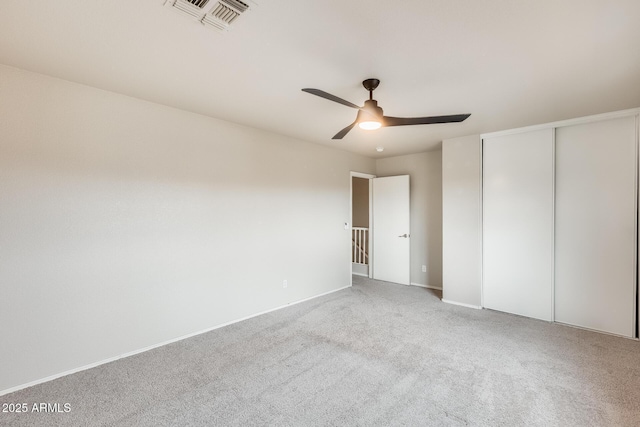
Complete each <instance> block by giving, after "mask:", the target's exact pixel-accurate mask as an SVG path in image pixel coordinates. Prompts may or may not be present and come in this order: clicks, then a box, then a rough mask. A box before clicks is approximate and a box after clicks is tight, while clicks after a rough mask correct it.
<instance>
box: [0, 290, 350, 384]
mask: <svg viewBox="0 0 640 427" xmlns="http://www.w3.org/2000/svg"><path fill="white" fill-rule="evenodd" d="M350 287H351V285H349V286H344V287H342V288H339V289H333V290H331V291H327V292H323V293H321V294H318V295H314V296H312V297H309V298H304V299H301V300H298V301H294V302H290V303H287V304H284V305H281V306H279V307H276V308H272V309H269V310H265V311H261V312H259V313H256V314H252V315H250V316H246V317H242V318H240V319H236V320H232V321H230V322H226V323H222V324H220V325H216V326H214V327H212V328H208V329H204V330H202V331H198V332H193V333H191V334H187V335H182V336H181V337H178V338H173V339H170V340H167V341H163V342H161V343H159V344H154V345H150V346H148V347H144V348H141V349H138V350H133V351H130V352H127V353H124V354H121V355H118V356H114V357H110V358H108V359H104V360H100V361H99V362H94V363H90V364H88V365H84V366H81V367H79V368H74V369H70V370H68V371H64V372H61V373H59V374H54V375H50V376H48V377H45V378H40V379H38V380H34V381H30V382H28V383H25V384H21V385H18V386H15V387H11V388H8V389H6V390H0V396H3V395H5V394H9V393H13V392H15V391H18V390H22V389H25V388H28V387H32V386H34V385H38V384H42V383H46V382H48V381H53V380H55V379H58V378H61V377H64V376H67V375H71V374H75V373H77V372H81V371H86V370H87V369H91V368H95V367H96V366H100V365H104V364H105V363H110V362H114V361H116V360H118V359H123V358H125V357H129V356H134V355H136V354H140V353H144V352H145V351H149V350H153V349H154V348H158V347H162V346H164V345H167V344H172V343H174V342H178V341H182V340H184V339H187V338H191V337H195V336H196V335H201V334H206V333H207V332H211V331H213V330H216V329H220V328H223V327H225V326H229V325H232V324H234V323H238V322H242V321H243V320H248V319H251V318H252V317H257V316H261V315H263V314H267V313H271V312H272V311H276V310H281V309H283V308H286V307H290V306H292V305H295V304H300V303H301V302H305V301H309V300H312V299H314V298H319V297H322V296H325V295H329V294H332V293H334V292H338V291H341V290H343V289H347V288H350Z"/></svg>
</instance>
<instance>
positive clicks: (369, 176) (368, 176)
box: [348, 171, 376, 286]
mask: <svg viewBox="0 0 640 427" xmlns="http://www.w3.org/2000/svg"><path fill="white" fill-rule="evenodd" d="M353 178H364V179H368V180H369V242H368V243H367V250H368V251H369V278H370V279H371V278H372V277H373V268H372V263H373V261H372V260H373V256H372V255H373V253H372V252H371V251H372V250H373V243H372V242H373V232H372V225H373V218H372V217H373V205H372V203H371V197H372V195H373V186H372V182H371V180H372V179H373V178H376V175H372V174H369V173H363V172H354V171H351V172H349V227H348V228H349V286H353V262H352V260H351V253H352V249H351V245H352V242H351V236H352V235H353Z"/></svg>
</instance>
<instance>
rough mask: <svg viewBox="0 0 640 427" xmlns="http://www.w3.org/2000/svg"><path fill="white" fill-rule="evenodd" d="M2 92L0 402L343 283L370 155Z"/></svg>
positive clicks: (96, 94)
mask: <svg viewBox="0 0 640 427" xmlns="http://www.w3.org/2000/svg"><path fill="white" fill-rule="evenodd" d="M0 94H1V96H0V117H1V121H0V123H1V124H0V204H1V208H0V291H1V295H2V297H1V298H0V336H1V337H2V346H0V360H1V361H2V363H0V392H1V391H2V390H5V391H6V390H8V389H11V388H14V387H17V386H20V385H23V384H25V383H28V382H31V381H36V380H39V379H42V378H44V377H47V376H50V375H56V374H59V373H61V372H65V371H68V370H72V369H77V368H79V367H82V366H85V365H87V364H91V363H95V362H99V361H101V360H104V359H107V358H111V357H116V356H118V355H121V354H124V353H127V352H132V351H136V350H139V349H141V348H144V347H147V346H152V345H156V344H158V343H161V342H164V341H167V340H172V339H175V338H177V337H180V336H184V335H186V334H191V333H195V332H198V331H201V330H205V329H207V328H212V327H214V326H216V325H220V324H223V323H225V322H229V321H232V320H235V319H239V318H242V317H245V316H249V315H252V314H255V313H258V312H261V311H264V310H268V309H271V308H274V307H278V306H281V305H284V304H287V303H289V302H293V301H297V300H300V299H303V298H307V297H311V296H314V295H318V294H321V293H324V292H328V291H332V290H335V289H338V288H340V287H343V286H347V285H348V284H349V283H350V277H349V272H350V252H349V251H350V236H349V231H347V230H344V227H343V225H344V223H345V222H348V221H349V217H350V213H349V186H350V176H349V171H350V170H355V171H360V172H366V173H375V162H374V161H373V160H371V159H366V158H363V157H360V156H356V155H353V154H349V153H346V152H344V151H338V150H332V149H329V148H326V147H320V146H317V145H313V144H309V143H304V142H301V141H296V140H293V139H290V138H286V137H282V136H278V135H275V134H270V133H267V132H263V131H259V130H256V129H251V128H247V127H243V126H239V125H234V124H231V123H228V122H224V121H220V120H215V119H212V118H209V117H204V116H200V115H196V114H192V113H188V112H184V111H180V110H177V109H173V108H168V107H165V106H161V105H157V104H153V103H149V102H145V101H141V100H137V99H133V98H129V97H125V96H122V95H118V94H114V93H110V92H105V91H101V90H97V89H94V88H90V87H86V86H82V85H78V84H74V83H69V82H65V81H62V80H58V79H53V78H50V77H46V76H43V75H38V74H33V73H29V72H26V71H22V70H18V69H14V68H10V67H4V66H0ZM300 236H305V239H306V240H307V241H308V240H312V241H313V242H314V244H313V245H310V246H307V247H306V248H305V250H303V251H301V250H300V249H299V238H300ZM310 271H313V274H309V272H310ZM283 279H287V280H288V282H289V285H288V288H286V289H283V288H282V280H283Z"/></svg>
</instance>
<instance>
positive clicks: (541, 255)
mask: <svg viewBox="0 0 640 427" xmlns="http://www.w3.org/2000/svg"><path fill="white" fill-rule="evenodd" d="M482 257H483V282H482V292H483V305H484V307H486V308H490V309H494V310H500V311H506V312H509V313H514V314H520V315H523V316H528V317H534V318H537V319H544V320H552V313H553V311H552V310H553V302H552V296H553V290H552V280H553V130H552V129H544V130H540V131H533V132H527V133H520V134H514V135H506V136H498V137H490V138H487V139H485V140H484V141H483V255H482Z"/></svg>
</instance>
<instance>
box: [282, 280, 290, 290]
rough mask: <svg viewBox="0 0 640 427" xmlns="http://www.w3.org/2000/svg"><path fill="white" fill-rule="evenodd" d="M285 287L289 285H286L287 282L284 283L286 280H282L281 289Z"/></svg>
mask: <svg viewBox="0 0 640 427" xmlns="http://www.w3.org/2000/svg"><path fill="white" fill-rule="evenodd" d="M287 286H289V283H287V281H286V280H283V281H282V287H283V288H286V287H287Z"/></svg>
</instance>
